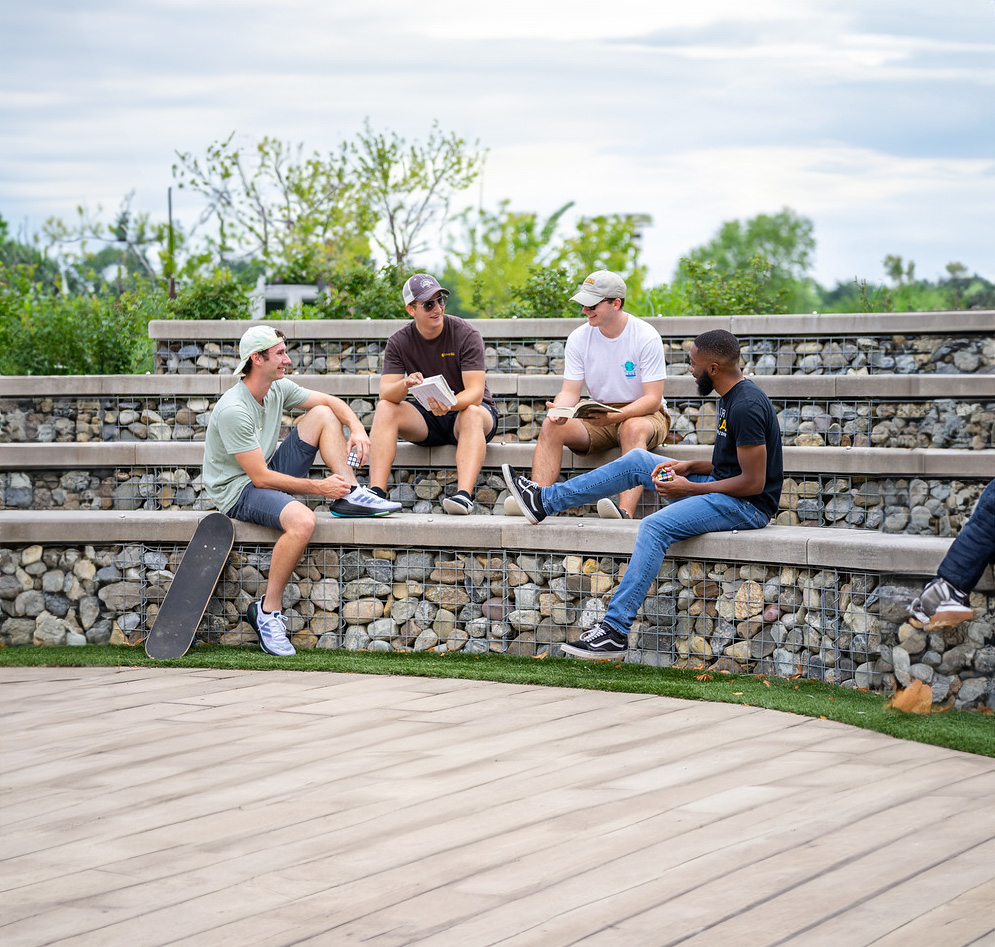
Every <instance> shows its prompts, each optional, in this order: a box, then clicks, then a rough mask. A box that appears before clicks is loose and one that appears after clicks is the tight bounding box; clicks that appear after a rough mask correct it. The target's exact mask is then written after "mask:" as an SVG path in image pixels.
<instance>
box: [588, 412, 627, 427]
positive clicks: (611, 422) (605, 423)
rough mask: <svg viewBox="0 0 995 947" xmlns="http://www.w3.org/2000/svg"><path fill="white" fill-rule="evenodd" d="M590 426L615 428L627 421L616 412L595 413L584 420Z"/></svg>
mask: <svg viewBox="0 0 995 947" xmlns="http://www.w3.org/2000/svg"><path fill="white" fill-rule="evenodd" d="M584 420H585V421H587V423H588V424H591V425H593V426H594V427H615V426H616V425H618V424H621V423H622V421H623V420H625V419H624V418H623V417H622V415H620V414H617V413H616V412H614V411H595V412H594V413H593V414H589V415H588V416H587V417H586V418H584Z"/></svg>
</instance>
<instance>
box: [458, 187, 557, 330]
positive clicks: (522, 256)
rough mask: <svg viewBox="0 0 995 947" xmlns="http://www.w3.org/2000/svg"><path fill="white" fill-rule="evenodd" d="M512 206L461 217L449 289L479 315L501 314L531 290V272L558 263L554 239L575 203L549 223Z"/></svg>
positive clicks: (501, 206)
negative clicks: (517, 296) (517, 294)
mask: <svg viewBox="0 0 995 947" xmlns="http://www.w3.org/2000/svg"><path fill="white" fill-rule="evenodd" d="M509 204H510V201H502V202H501V203H500V204H499V205H498V210H497V212H492V211H488V210H485V209H483V208H480V209H479V210H477V211H476V212H471V211H469V210H468V211H465V212H464V213H463V214H462V215H461V217H460V222H461V224H462V226H463V233H462V235H461V240H462V242H461V244H456V243H450V245H449V247H448V251H449V256H448V258H447V260H446V268H445V272H444V275H443V285H445V286H447V287H448V288H449V289H451V290H452V291H453V296H454V297H455V298H454V300H453V302H454V304H456V305H459V306H461V307H462V308H464V309H468V310H470V311H472V312H474V313H476V314H478V315H483V316H495V315H497V313H498V310H503V309H504V308H505V307H507V306H508V305H509V304H510V302H511V301H512V299H513V298H514V292H515V290H516V289H518V288H521V287H524V286H525V284H526V282H527V281H528V279H529V273H530V271H531V270H533V269H535V268H536V267H541V266H545V265H546V264H548V263H550V262H551V261H552V257H553V254H554V248H553V246H552V241H553V236H554V234H555V233H556V228H557V225H558V224H559V221H560V218H561V217H562V216H563V215H564V214H565V213H566V212H567V211H568V210H569V209H570V208H571V207H572V206H573V201H571V202H570V203H568V204H564V205H563V206H562V207H561V208H559V210H556V211H554V212H553V213H552V214H550V216H549V217H548V218H546V220H540V218H539V215H538V214H535V213H531V212H528V213H523V212H518V211H512V210H510V209H509Z"/></svg>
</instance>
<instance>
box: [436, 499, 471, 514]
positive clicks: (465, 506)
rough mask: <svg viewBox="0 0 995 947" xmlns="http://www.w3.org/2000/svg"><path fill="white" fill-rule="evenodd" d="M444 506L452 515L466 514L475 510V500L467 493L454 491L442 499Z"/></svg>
mask: <svg viewBox="0 0 995 947" xmlns="http://www.w3.org/2000/svg"><path fill="white" fill-rule="evenodd" d="M442 508H443V509H444V510H445V511H446V512H447V513H448V514H449V515H450V516H466V515H467V514H469V513H472V512H473V500H471V499H470V498H469V497H468V496H467V495H466V494H465V493H454V494H453V495H452V496H451V497H446V498H445V499H444V500H443V501H442Z"/></svg>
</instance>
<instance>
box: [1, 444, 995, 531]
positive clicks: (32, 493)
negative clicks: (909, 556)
mask: <svg viewBox="0 0 995 947" xmlns="http://www.w3.org/2000/svg"><path fill="white" fill-rule="evenodd" d="M532 450H533V448H532V445H530V444H513V443H512V444H508V443H492V444H491V446H490V447H489V449H488V452H487V458H486V461H485V467H484V470H483V472H482V475H481V477H480V478H479V481H478V485H477V491H476V495H475V502H476V504H477V512H478V513H481V514H483V513H503V510H504V498H505V496H506V490H505V487H504V482H503V480H502V479H501V476H500V467H501V464H503V463H510V464H511V465H512V466H514V467H516V468H518V469H520V470H523V471H528V470H529V469H530V467H531V463H532ZM657 453H659V454H661V455H664V454H665V455H667V456H672V457H675V458H678V459H684V460H699V459H707V458H708V457H709V456H710V453H711V448H710V447H708V446H704V445H697V446H688V445H670V446H667V447H665V448H660V449H658V451H657ZM616 456H618V451H611V452H606V453H605V454H602V455H599V456H592V457H578V456H575V455H574V454H572V453H571V452H570V451H564V452H563V470H564V476H569V475H570V474H574V473H578V472H580V471H583V470H587V469H590V468H592V467H595V466H598V465H599V464H601V463H604V462H605V461H606V460H609V459H612V458H614V457H616ZM202 457H203V445H202V444H200V443H185V444H177V443H162V442H147V441H134V442H129V443H124V442H114V443H111V442H107V443H88V444H65V445H63V444H9V445H7V446H5V448H4V450H3V452H2V454H0V509H104V510H111V509H117V510H137V509H144V510H147V511H152V510H164V511H169V512H170V513H171V514H172V513H173V512H176V511H180V510H208V509H211V508H212V505H211V501H210V499H209V498H208V497H207V495H206V493H205V492H204V490H203V484H202V482H201V478H200V467H201V460H202ZM784 460H785V473H786V477H787V479H786V481H785V485H784V489H783V491H782V496H781V512H780V513H779V514H778V517H777V520H776V522H778V523H779V524H781V525H803V526H836V527H841V528H854V527H857V528H864V529H878V530H882V531H885V532H892V533H910V534H918V535H937V536H953V535H956V533H957V532H958V531H959V530H960V527H961V525H962V524H963V522H964V521H965V520H966V518H967V517H968V516H969V515H970V513H971V510H972V509H973V508H974V504H975V502H976V501H977V498H978V496H979V495H980V493H981V491H982V490H983V489H984V486H985V484H986V483H987V482H988V480H990V479H991V476H992V471H993V470H995V451H957V450H902V449H889V448H844V449H840V448H816V447H787V448H785V451H784ZM323 470H324V468H323V467H322V466H321V465H320V463H317V464H316V466H315V476H318V475H321V474H322V472H323ZM454 471H455V449H454V448H452V447H436V448H431V449H429V448H421V447H416V446H415V445H413V444H401V445H399V446H398V454H397V463H396V464H395V467H394V470H393V472H392V477H391V481H390V484H389V488H390V493H391V496H392V497H393V498H394V499H396V500H399V501H400V502H402V503H403V504H404V506H405V509H408V510H411V511H413V512H416V513H441V502H442V498H443V497H444V496H447V495H451V494H452V493H453V492H454V491H455V489H456V485H455V473H454ZM302 499H304V500H305V502H309V503H310V504H311V505H312V506H314V507H315V508H317V509H318V510H320V511H325V512H327V506H326V505H323V504H320V503H319V499H318V498H315V497H309V498H302ZM658 506H659V503H658V499H657V497H656V494H655V493H650V492H647V493H646V494H645V499H644V501H643V504H642V509H641V515H644V516H645V515H647V514H648V513H650V512H652V511H653V510H654V509H657V508H658ZM577 512H578V513H579V514H581V515H591V514H592V513H593V511H592V510H590V509H586V508H585V509H581V510H578V511H577Z"/></svg>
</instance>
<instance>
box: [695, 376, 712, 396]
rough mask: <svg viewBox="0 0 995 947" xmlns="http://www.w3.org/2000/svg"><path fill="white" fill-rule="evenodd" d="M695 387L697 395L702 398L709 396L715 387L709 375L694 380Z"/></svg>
mask: <svg viewBox="0 0 995 947" xmlns="http://www.w3.org/2000/svg"><path fill="white" fill-rule="evenodd" d="M695 385H697V386H698V394H699V395H701V396H702V397H703V398H704V397H705V395H710V394H711V393H712V392H713V391H714V390H715V385H714V384H713V382H712V376H711V375H707V374H706V375H702V376H701V377H700V378H696V379H695Z"/></svg>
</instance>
